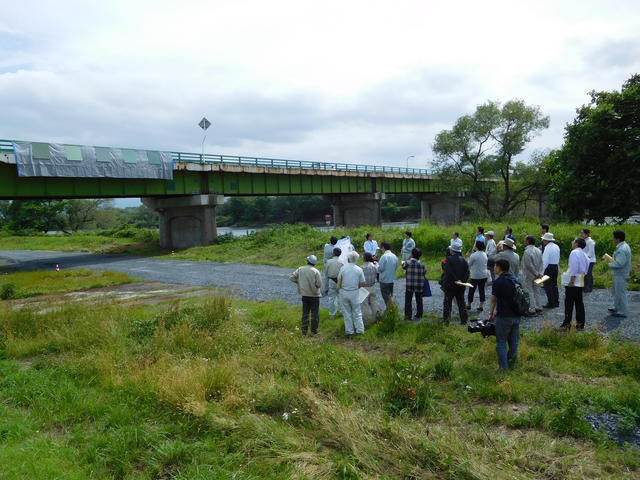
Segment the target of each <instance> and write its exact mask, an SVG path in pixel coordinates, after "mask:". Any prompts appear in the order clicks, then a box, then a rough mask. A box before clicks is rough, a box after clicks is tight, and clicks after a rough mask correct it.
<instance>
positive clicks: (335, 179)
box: [0, 140, 455, 199]
mask: <svg viewBox="0 0 640 480" xmlns="http://www.w3.org/2000/svg"><path fill="white" fill-rule="evenodd" d="M12 144H13V141H12V140H0V199H19V198H88V197H90V198H124V197H145V196H159V195H160V196H173V195H194V194H218V195H224V196H234V195H244V196H259V195H330V194H347V193H375V192H385V193H427V192H446V191H450V190H452V189H453V190H455V187H452V185H450V184H449V185H447V184H446V182H442V181H440V180H439V179H437V178H435V177H433V176H431V175H429V174H428V173H427V171H426V170H423V169H417V168H400V167H387V166H379V165H355V164H349V163H325V162H312V161H305V160H284V159H276V158H259V157H245V156H231V155H211V154H204V155H201V154H195V153H184V152H172V156H173V161H174V179H173V180H172V181H165V180H145V179H127V178H61V177H19V176H18V172H17V169H16V166H15V158H14V156H13V145H12Z"/></svg>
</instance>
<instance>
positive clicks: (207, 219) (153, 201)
mask: <svg viewBox="0 0 640 480" xmlns="http://www.w3.org/2000/svg"><path fill="white" fill-rule="evenodd" d="M223 200H224V197H223V196H222V195H188V196H180V197H144V198H142V203H144V204H145V205H146V206H147V207H149V208H151V209H152V210H155V211H156V212H158V213H159V214H160V246H161V247H162V248H189V247H198V246H206V245H211V244H212V243H213V242H214V241H215V240H216V238H217V237H218V234H217V231H216V206H218V205H221V204H222V202H223Z"/></svg>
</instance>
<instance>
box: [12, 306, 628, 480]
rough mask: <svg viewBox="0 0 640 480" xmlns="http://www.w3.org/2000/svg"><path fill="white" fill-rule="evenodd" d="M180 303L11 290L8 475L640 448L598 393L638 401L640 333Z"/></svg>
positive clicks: (526, 459)
mask: <svg viewBox="0 0 640 480" xmlns="http://www.w3.org/2000/svg"><path fill="white" fill-rule="evenodd" d="M298 315H299V309H298V308H294V307H290V306H288V305H286V304H284V303H281V302H272V303H253V302H248V301H241V300H235V299H229V298H224V297H216V296H212V297H209V298H204V299H202V298H201V299H193V300H191V301H183V302H182V303H170V304H159V305H136V304H129V305H114V304H106V303H100V302H91V303H86V304H83V303H74V304H69V303H56V302H55V301H54V300H52V301H51V303H50V304H49V305H47V311H46V313H43V312H39V311H37V310H30V309H24V308H22V309H20V308H15V306H14V305H13V304H12V303H10V302H7V301H4V302H0V438H1V439H2V441H1V442H0V464H1V465H2V474H0V477H1V478H3V479H10V480H11V479H20V480H22V479H25V478H29V479H32V480H38V479H52V478H64V479H70V480H71V479H83V480H84V479H138V480H141V479H169V478H173V479H201V480H204V479H216V480H218V479H285V478H293V479H333V478H341V479H396V478H404V479H503V478H504V479H540V478H547V479H583V478H629V479H631V478H638V476H639V475H640V450H639V449H637V448H629V447H624V446H618V445H615V444H613V443H611V442H609V441H608V440H606V439H605V438H604V437H603V436H601V435H596V434H594V433H593V432H592V431H591V429H590V427H589V425H588V424H587V423H585V421H584V420H583V415H584V414H585V413H588V412H596V413H598V412H613V413H617V414H619V415H620V416H621V417H622V418H623V419H624V421H625V422H626V424H628V425H633V424H635V422H636V419H637V418H638V416H640V384H639V382H638V381H639V380H640V367H639V366H638V361H637V359H638V356H639V355H640V346H639V345H638V344H637V343H625V342H622V341H618V340H615V339H613V340H606V339H604V338H602V337H600V336H599V335H598V334H596V333H594V332H589V333H580V334H568V335H562V334H559V333H557V332H555V331H551V330H549V331H544V332H541V333H536V334H524V335H523V337H522V343H521V358H520V362H519V364H518V365H517V367H516V368H515V369H514V370H513V371H510V372H509V373H507V374H500V373H497V372H496V371H495V370H496V359H495V341H494V339H493V338H490V339H487V340H484V339H482V338H481V337H480V336H479V335H477V334H475V335H471V334H468V333H467V332H466V331H465V330H463V329H462V328H461V327H458V326H451V327H444V326H442V325H439V324H432V323H428V322H425V323H423V324H421V325H414V324H405V323H402V322H399V321H398V319H397V318H396V317H395V316H393V315H389V316H387V317H386V318H385V319H384V321H383V322H381V323H380V324H378V325H375V326H372V327H370V328H368V329H367V332H366V333H365V335H364V336H363V337H362V338H359V339H357V340H346V339H344V338H343V336H342V331H343V327H342V326H341V322H340V320H329V319H327V318H326V312H325V311H323V312H322V319H321V329H320V330H321V336H320V337H314V338H301V336H300V335H299V333H298V331H297V325H298Z"/></svg>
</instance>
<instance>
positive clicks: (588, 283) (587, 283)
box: [583, 262, 595, 293]
mask: <svg viewBox="0 0 640 480" xmlns="http://www.w3.org/2000/svg"><path fill="white" fill-rule="evenodd" d="M594 265H595V262H591V263H589V271H588V272H587V274H586V275H585V276H584V290H583V293H589V292H592V291H593V266H594Z"/></svg>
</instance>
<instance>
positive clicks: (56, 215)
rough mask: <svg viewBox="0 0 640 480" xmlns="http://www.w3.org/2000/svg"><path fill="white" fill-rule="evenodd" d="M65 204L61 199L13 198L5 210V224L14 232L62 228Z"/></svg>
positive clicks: (64, 220) (46, 230)
mask: <svg viewBox="0 0 640 480" xmlns="http://www.w3.org/2000/svg"><path fill="white" fill-rule="evenodd" d="M65 205H66V202H65V201H62V200H14V201H12V202H11V204H10V205H9V207H8V208H7V210H6V218H7V219H6V222H7V226H8V227H9V229H10V230H12V231H14V232H24V231H37V232H44V233H46V232H48V231H52V230H53V231H55V230H64V228H65V224H66V219H65V216H64V214H63V212H64V208H65Z"/></svg>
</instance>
